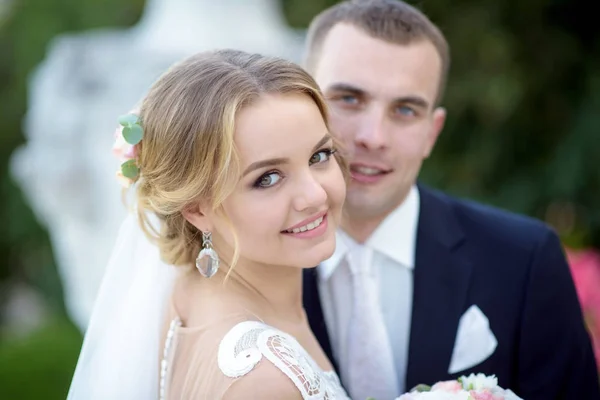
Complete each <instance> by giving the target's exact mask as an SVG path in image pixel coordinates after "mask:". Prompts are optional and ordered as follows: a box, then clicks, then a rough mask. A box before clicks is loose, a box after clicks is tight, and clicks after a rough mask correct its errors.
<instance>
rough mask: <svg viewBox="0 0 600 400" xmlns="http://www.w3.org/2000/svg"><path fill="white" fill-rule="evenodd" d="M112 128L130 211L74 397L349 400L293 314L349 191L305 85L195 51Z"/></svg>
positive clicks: (264, 64)
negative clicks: (129, 188)
mask: <svg viewBox="0 0 600 400" xmlns="http://www.w3.org/2000/svg"><path fill="white" fill-rule="evenodd" d="M120 122H121V124H122V125H123V126H124V128H123V130H122V132H121V133H122V135H123V137H124V139H125V140H126V141H127V142H129V143H130V144H131V147H130V148H129V149H128V151H127V152H126V153H127V154H128V157H129V158H130V159H129V160H125V162H124V163H123V165H122V171H121V172H120V173H119V176H120V178H121V179H131V180H132V181H134V185H133V188H134V189H135V190H134V193H133V194H132V196H133V202H132V203H133V204H132V205H133V207H132V209H133V211H132V213H131V215H130V216H129V217H128V218H127V220H126V221H125V222H124V223H123V226H122V228H121V231H120V232H119V236H118V238H117V241H116V245H115V248H114V251H113V254H112V257H111V260H110V262H109V265H108V269H107V272H106V275H105V278H104V281H103V284H102V288H101V290H100V294H99V297H98V299H97V301H96V306H95V309H94V312H93V315H92V319H91V321H90V324H89V328H88V331H87V332H86V337H85V340H84V344H83V348H82V351H81V355H80V358H79V361H78V365H77V368H76V371H75V375H74V378H73V382H72V385H71V388H70V392H69V399H75V400H83V399H85V400H89V399H103V400H104V399H127V400H138V399H139V400H147V399H158V398H160V399H210V400H214V399H275V398H276V399H282V400H286V399H290V400H292V399H347V398H348V397H347V395H346V394H345V392H344V390H343V389H342V387H341V385H340V383H339V379H338V377H337V375H336V374H335V372H333V369H332V365H331V363H330V362H329V360H328V359H327V357H326V356H325V354H324V353H323V351H322V349H321V348H320V346H319V344H318V342H317V340H316V339H315V337H314V336H313V334H312V332H311V330H310V327H309V325H308V322H307V318H306V315H305V312H304V309H303V307H302V270H303V268H310V267H314V266H316V265H318V264H319V263H320V262H321V261H323V260H325V259H327V258H328V257H329V256H331V254H332V253H333V251H334V248H335V230H336V228H337V225H338V223H339V220H340V216H341V210H342V203H343V200H344V197H345V181H344V171H345V169H344V164H343V160H342V159H341V158H340V156H339V155H338V154H337V153H336V147H335V146H336V142H335V140H334V138H333V137H332V136H331V135H330V134H329V133H328V128H327V116H326V107H325V103H324V100H323V98H322V97H321V94H320V92H319V89H318V87H317V85H316V83H315V82H314V81H313V79H312V78H311V77H310V76H309V75H308V74H307V73H306V72H304V71H303V70H302V69H301V68H300V67H298V66H296V65H294V64H292V63H289V62H287V61H283V60H280V59H276V58H268V57H263V56H259V55H253V54H247V53H243V52H239V51H233V50H224V51H216V52H210V53H202V54H198V55H196V56H193V57H191V58H189V59H187V60H184V61H183V62H181V63H179V64H177V65H175V66H174V67H172V68H171V69H170V70H169V71H167V72H166V73H165V74H164V75H163V76H162V77H161V78H160V79H159V80H158V81H157V82H156V83H155V84H154V85H153V87H152V88H151V89H150V91H149V93H148V94H147V96H146V97H145V99H144V100H143V102H142V104H141V107H140V110H139V114H138V115H129V116H125V117H123V118H121V119H120ZM119 140H121V142H122V143H125V142H123V138H119ZM117 150H119V149H117ZM121 150H123V148H121ZM117 152H119V151H117ZM121 155H123V154H121ZM126 158H127V157H126ZM142 232H143V233H145V234H146V235H145V236H144V235H143V234H142Z"/></svg>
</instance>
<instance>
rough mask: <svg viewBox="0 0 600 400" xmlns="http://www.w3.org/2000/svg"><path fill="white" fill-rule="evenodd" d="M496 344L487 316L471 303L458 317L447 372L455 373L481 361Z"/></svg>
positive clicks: (491, 352)
mask: <svg viewBox="0 0 600 400" xmlns="http://www.w3.org/2000/svg"><path fill="white" fill-rule="evenodd" d="M497 346H498V341H497V340H496V337H495V336H494V334H493V333H492V330H491V329H490V322H489V320H488V318H487V317H486V316H485V314H484V313H483V312H482V311H481V310H480V309H479V307H477V306H476V305H472V306H471V307H469V309H468V310H467V311H466V312H465V313H464V314H463V315H462V317H460V321H459V323H458V332H457V333H456V342H455V343H454V350H453V351H452V359H451V361H450V366H449V367H448V373H449V374H455V373H457V372H460V371H464V370H466V369H467V368H471V367H473V366H475V365H477V364H479V363H481V362H483V361H484V360H485V359H487V358H488V357H489V356H491V355H492V354H493V353H494V350H496V347H497Z"/></svg>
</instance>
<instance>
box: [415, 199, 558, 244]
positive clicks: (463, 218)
mask: <svg viewBox="0 0 600 400" xmlns="http://www.w3.org/2000/svg"><path fill="white" fill-rule="evenodd" d="M423 190H424V191H425V192H426V196H433V197H434V198H437V199H438V200H439V201H441V202H443V203H444V204H446V206H447V207H448V208H449V209H450V210H452V213H453V214H454V217H455V218H456V219H457V221H458V223H459V225H460V226H461V228H462V230H463V231H464V233H465V234H466V235H467V236H474V235H477V236H478V237H479V239H485V238H490V239H493V240H494V241H495V242H498V241H499V242H504V243H506V244H516V245H519V246H523V245H525V246H527V245H535V244H536V243H539V241H540V240H541V238H545V237H547V235H554V232H553V230H552V228H550V227H549V226H548V225H547V224H546V223H544V222H542V221H540V220H538V219H535V218H532V217H529V216H526V215H522V214H518V213H515V212H511V211H508V210H503V209H501V208H499V207H494V206H491V205H487V204H483V203H480V202H477V201H474V200H470V199H465V198H460V197H456V196H453V195H450V194H447V193H444V192H442V191H439V190H435V189H431V188H422V191H423ZM527 247H529V246H527Z"/></svg>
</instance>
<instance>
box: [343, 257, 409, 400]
mask: <svg viewBox="0 0 600 400" xmlns="http://www.w3.org/2000/svg"><path fill="white" fill-rule="evenodd" d="M372 258H373V250H372V249H370V248H368V247H366V246H357V247H356V248H354V249H353V250H352V251H351V252H350V253H349V254H348V257H347V260H348V265H349V266H350V271H351V273H352V287H353V295H352V296H353V299H352V300H353V301H352V314H351V318H350V326H349V329H348V341H347V345H348V348H347V351H348V357H347V361H348V365H347V366H346V371H347V374H346V375H347V376H346V377H345V378H346V379H345V380H346V382H345V383H346V385H347V386H348V389H349V392H350V397H351V398H352V399H354V400H366V399H367V398H368V397H374V398H375V399H377V400H392V399H395V398H396V397H398V395H399V393H398V377H397V375H396V370H395V367H394V358H393V354H392V348H391V345H390V339H389V338H388V334H387V331H386V329H385V324H384V322H383V314H382V312H381V307H380V304H379V293H378V292H377V284H376V282H375V277H374V276H373V274H372V273H371V270H372V268H373V266H372V265H371V264H372Z"/></svg>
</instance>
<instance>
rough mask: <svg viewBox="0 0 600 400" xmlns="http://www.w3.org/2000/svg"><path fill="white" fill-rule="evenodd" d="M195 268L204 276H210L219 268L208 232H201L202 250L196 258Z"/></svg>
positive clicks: (216, 255)
mask: <svg viewBox="0 0 600 400" xmlns="http://www.w3.org/2000/svg"><path fill="white" fill-rule="evenodd" d="M196 268H197V269H198V271H200V274H202V276H204V277H205V278H210V277H211V276H213V275H214V274H216V273H217V270H218V269H219V255H218V254H217V252H216V251H215V250H214V249H213V247H212V234H211V233H210V232H202V250H200V253H198V257H197V258H196Z"/></svg>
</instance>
